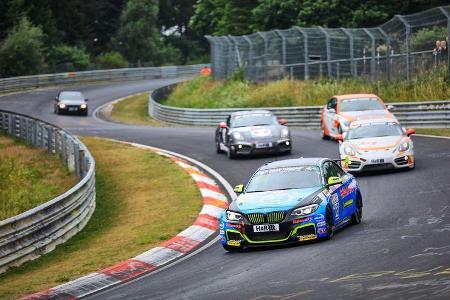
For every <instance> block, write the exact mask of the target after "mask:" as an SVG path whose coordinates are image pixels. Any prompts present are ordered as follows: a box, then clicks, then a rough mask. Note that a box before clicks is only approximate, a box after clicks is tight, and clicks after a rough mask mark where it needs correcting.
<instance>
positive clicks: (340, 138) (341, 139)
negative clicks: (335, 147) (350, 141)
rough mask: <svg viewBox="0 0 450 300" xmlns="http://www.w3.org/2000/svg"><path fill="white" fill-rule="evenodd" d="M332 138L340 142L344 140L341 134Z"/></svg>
mask: <svg viewBox="0 0 450 300" xmlns="http://www.w3.org/2000/svg"><path fill="white" fill-rule="evenodd" d="M334 140H335V141H340V142H342V141H343V140H344V136H343V135H342V134H338V135H337V136H335V137H334Z"/></svg>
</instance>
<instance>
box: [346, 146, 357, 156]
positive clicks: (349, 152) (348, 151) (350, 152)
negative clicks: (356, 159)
mask: <svg viewBox="0 0 450 300" xmlns="http://www.w3.org/2000/svg"><path fill="white" fill-rule="evenodd" d="M344 153H345V154H346V155H350V156H355V155H356V152H355V149H353V148H352V146H350V145H344Z"/></svg>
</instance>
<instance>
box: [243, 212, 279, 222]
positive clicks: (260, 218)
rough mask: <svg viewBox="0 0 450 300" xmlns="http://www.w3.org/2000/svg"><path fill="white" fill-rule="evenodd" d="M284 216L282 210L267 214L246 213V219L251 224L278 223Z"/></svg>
mask: <svg viewBox="0 0 450 300" xmlns="http://www.w3.org/2000/svg"><path fill="white" fill-rule="evenodd" d="M284 217H285V212H284V211H275V212H270V213H268V214H263V213H253V214H248V215H247V219H248V220H249V222H250V223H251V224H263V223H271V224H273V223H280V222H281V221H283V220H284Z"/></svg>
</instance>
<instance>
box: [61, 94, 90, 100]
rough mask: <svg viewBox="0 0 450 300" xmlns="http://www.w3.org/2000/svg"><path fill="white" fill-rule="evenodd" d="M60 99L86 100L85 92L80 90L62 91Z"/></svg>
mask: <svg viewBox="0 0 450 300" xmlns="http://www.w3.org/2000/svg"><path fill="white" fill-rule="evenodd" d="M59 100H73V101H80V100H84V97H83V94H81V93H79V92H62V93H61V94H60V95H59Z"/></svg>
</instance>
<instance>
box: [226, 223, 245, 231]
mask: <svg viewBox="0 0 450 300" xmlns="http://www.w3.org/2000/svg"><path fill="white" fill-rule="evenodd" d="M227 225H228V227H233V228H236V229H239V230H240V229H241V228H242V225H241V224H233V223H228V224H227Z"/></svg>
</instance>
